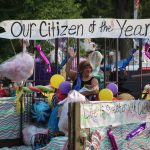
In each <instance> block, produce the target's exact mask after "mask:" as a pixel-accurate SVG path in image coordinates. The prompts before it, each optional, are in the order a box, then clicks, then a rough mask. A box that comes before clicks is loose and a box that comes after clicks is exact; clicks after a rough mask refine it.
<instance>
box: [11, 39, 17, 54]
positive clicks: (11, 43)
mask: <svg viewBox="0 0 150 150" xmlns="http://www.w3.org/2000/svg"><path fill="white" fill-rule="evenodd" d="M10 43H11V46H12V48H13V51H14V54H15V55H16V51H15V47H14V45H13V43H12V41H11V40H10Z"/></svg>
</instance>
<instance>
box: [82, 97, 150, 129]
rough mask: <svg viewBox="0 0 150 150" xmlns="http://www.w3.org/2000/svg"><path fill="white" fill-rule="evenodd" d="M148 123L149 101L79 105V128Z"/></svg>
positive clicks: (149, 119)
mask: <svg viewBox="0 0 150 150" xmlns="http://www.w3.org/2000/svg"><path fill="white" fill-rule="evenodd" d="M143 122H150V101H146V100H130V101H117V102H97V103H92V102H90V103H80V126H81V128H94V127H108V126H110V125H112V126H119V125H126V124H132V123H140V124H141V123H143Z"/></svg>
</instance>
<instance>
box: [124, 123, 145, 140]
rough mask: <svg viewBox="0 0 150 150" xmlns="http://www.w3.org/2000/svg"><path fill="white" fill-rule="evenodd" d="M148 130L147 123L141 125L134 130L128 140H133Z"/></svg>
mask: <svg viewBox="0 0 150 150" xmlns="http://www.w3.org/2000/svg"><path fill="white" fill-rule="evenodd" d="M145 128H146V123H142V124H140V125H139V126H138V127H137V128H135V129H134V130H132V131H131V132H130V133H129V134H128V135H127V137H126V139H127V140H129V139H131V138H133V137H134V136H135V135H137V134H140V133H141V132H142V131H143V130H145Z"/></svg>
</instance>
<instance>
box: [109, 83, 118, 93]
mask: <svg viewBox="0 0 150 150" xmlns="http://www.w3.org/2000/svg"><path fill="white" fill-rule="evenodd" d="M106 88H108V89H109V90H111V91H112V92H113V95H116V94H117V93H118V86H117V85H116V84H115V83H109V84H108V85H107V86H106Z"/></svg>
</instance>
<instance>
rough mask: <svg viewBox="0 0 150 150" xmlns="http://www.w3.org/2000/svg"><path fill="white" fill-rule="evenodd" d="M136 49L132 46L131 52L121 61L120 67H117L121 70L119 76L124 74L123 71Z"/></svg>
mask: <svg viewBox="0 0 150 150" xmlns="http://www.w3.org/2000/svg"><path fill="white" fill-rule="evenodd" d="M136 51H137V49H135V48H133V49H132V50H131V53H130V55H129V56H128V58H127V59H126V60H125V61H123V65H122V67H120V68H119V69H120V72H121V77H123V76H124V71H125V69H126V67H127V66H128V65H129V62H130V61H131V60H132V58H133V54H134V53H135V52H136Z"/></svg>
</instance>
